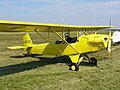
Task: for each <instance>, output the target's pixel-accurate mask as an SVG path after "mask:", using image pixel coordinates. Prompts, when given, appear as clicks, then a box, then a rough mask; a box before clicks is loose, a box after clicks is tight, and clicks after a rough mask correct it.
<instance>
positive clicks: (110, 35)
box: [107, 19, 112, 59]
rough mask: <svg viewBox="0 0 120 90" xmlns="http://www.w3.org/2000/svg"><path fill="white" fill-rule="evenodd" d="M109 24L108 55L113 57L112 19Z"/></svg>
mask: <svg viewBox="0 0 120 90" xmlns="http://www.w3.org/2000/svg"><path fill="white" fill-rule="evenodd" d="M109 26H110V31H109V38H108V49H107V51H108V57H109V59H111V46H112V45H111V44H112V34H111V19H110V23H109Z"/></svg>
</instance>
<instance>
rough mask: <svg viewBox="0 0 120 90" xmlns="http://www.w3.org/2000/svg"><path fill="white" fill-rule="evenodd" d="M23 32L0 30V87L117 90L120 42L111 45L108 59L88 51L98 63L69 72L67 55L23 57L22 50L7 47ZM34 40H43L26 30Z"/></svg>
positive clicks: (119, 86) (19, 42) (15, 89)
mask: <svg viewBox="0 0 120 90" xmlns="http://www.w3.org/2000/svg"><path fill="white" fill-rule="evenodd" d="M24 34H25V33H3V32H0V90H120V45H115V46H113V47H112V59H111V60H108V56H107V52H106V51H105V50H102V51H100V52H97V53H94V54H90V55H91V56H96V58H97V59H98V66H97V67H96V66H92V65H89V64H88V63H87V62H85V61H84V62H82V63H81V64H80V70H79V71H69V70H68V66H67V65H66V63H67V62H69V59H68V58H67V57H53V56H49V57H46V56H33V57H24V56H23V54H25V52H24V51H22V50H15V51H13V50H9V49H7V47H8V46H13V45H22V36H23V35H24ZM30 34H31V35H32V39H33V40H34V42H36V43H38V42H44V41H43V40H42V39H39V38H38V37H36V34H34V33H30Z"/></svg>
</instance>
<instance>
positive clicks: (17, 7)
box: [0, 0, 120, 27]
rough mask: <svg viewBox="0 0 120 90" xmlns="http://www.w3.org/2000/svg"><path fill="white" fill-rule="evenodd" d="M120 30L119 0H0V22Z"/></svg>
mask: <svg viewBox="0 0 120 90" xmlns="http://www.w3.org/2000/svg"><path fill="white" fill-rule="evenodd" d="M110 18H111V19H112V25H114V26H117V27H120V0H0V20H15V21H28V22H41V23H57V24H72V25H109V21H110Z"/></svg>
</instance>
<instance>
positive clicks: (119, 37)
mask: <svg viewBox="0 0 120 90" xmlns="http://www.w3.org/2000/svg"><path fill="white" fill-rule="evenodd" d="M112 38H113V39H112V40H113V43H120V32H119V31H115V32H114V33H113V35H112Z"/></svg>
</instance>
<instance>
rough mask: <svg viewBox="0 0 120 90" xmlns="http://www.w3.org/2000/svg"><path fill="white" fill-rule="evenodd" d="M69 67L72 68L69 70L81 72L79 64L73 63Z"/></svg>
mask: <svg viewBox="0 0 120 90" xmlns="http://www.w3.org/2000/svg"><path fill="white" fill-rule="evenodd" d="M69 67H70V68H69V70H73V71H78V70H79V65H78V64H77V63H72V64H71V65H70V66H69Z"/></svg>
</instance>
